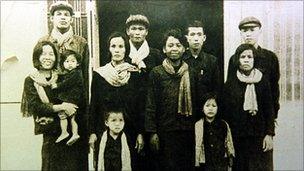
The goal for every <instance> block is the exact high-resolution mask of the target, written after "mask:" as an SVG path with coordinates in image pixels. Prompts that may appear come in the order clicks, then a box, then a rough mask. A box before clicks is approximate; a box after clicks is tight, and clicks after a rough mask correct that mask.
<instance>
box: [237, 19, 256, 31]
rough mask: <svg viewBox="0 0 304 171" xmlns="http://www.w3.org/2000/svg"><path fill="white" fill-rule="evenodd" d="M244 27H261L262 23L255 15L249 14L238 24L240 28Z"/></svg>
mask: <svg viewBox="0 0 304 171" xmlns="http://www.w3.org/2000/svg"><path fill="white" fill-rule="evenodd" d="M245 27H262V24H261V22H260V20H258V19H257V18H255V17H252V16H250V17H246V18H244V19H243V20H242V21H241V22H240V24H239V29H240V30H241V29H242V28H245Z"/></svg>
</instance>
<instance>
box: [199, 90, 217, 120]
mask: <svg viewBox="0 0 304 171" xmlns="http://www.w3.org/2000/svg"><path fill="white" fill-rule="evenodd" d="M209 99H214V100H215V102H216V104H217V114H216V117H220V113H221V109H222V108H221V100H220V98H219V96H218V95H217V93H216V92H208V93H206V94H205V95H204V96H203V97H202V100H201V103H200V109H201V111H202V109H204V105H205V103H206V102H207V101H208V100H209ZM201 114H203V116H205V114H204V112H201ZM200 117H201V116H200Z"/></svg>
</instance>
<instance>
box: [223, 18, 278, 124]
mask: <svg viewBox="0 0 304 171" xmlns="http://www.w3.org/2000/svg"><path fill="white" fill-rule="evenodd" d="M261 27H262V24H261V22H260V21H259V20H258V19H257V18H255V17H246V18H244V19H243V20H242V21H241V22H240V23H239V29H240V31H241V37H242V39H243V41H244V43H249V44H252V45H253V46H254V47H255V48H256V49H257V55H256V58H255V59H254V60H255V63H256V64H255V66H256V68H257V69H259V70H260V71H261V72H262V73H263V75H264V76H265V78H266V79H267V80H268V81H269V83H270V89H271V95H272V99H273V100H272V104H273V108H274V112H275V119H276V118H277V117H278V111H279V109H280V103H279V98H280V88H279V79H280V66H279V61H278V58H277V56H276V54H275V53H273V52H272V51H270V50H267V49H264V48H261V46H259V44H258V39H259V36H260V34H261ZM234 60H236V57H235V56H232V57H231V58H230V60H229V65H228V74H227V80H229V79H231V77H232V75H233V74H236V68H233V67H232V66H233V65H232V64H233V63H234Z"/></svg>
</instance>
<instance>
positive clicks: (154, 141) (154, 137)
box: [150, 133, 159, 152]
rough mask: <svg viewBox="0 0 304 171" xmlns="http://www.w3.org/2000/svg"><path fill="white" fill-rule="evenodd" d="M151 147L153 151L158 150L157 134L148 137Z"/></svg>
mask: <svg viewBox="0 0 304 171" xmlns="http://www.w3.org/2000/svg"><path fill="white" fill-rule="evenodd" d="M150 145H151V149H152V150H153V151H155V152H157V151H158V150H159V138H158V135H157V134H155V133H154V134H152V135H151V138H150Z"/></svg>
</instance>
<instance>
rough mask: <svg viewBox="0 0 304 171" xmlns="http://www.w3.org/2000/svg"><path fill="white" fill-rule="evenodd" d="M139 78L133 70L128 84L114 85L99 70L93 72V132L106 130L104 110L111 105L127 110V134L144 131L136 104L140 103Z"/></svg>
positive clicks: (91, 113) (91, 122) (91, 108)
mask: <svg viewBox="0 0 304 171" xmlns="http://www.w3.org/2000/svg"><path fill="white" fill-rule="evenodd" d="M137 78H138V76H136V73H135V72H132V73H131V77H130V79H129V81H128V84H126V85H123V86H121V87H114V86H112V85H111V84H109V83H108V82H107V81H106V80H105V79H104V78H103V77H101V76H100V75H99V74H98V73H97V72H95V71H94V72H93V80H92V85H91V104H90V120H89V126H90V133H91V134H92V133H95V134H98V135H101V134H102V133H103V131H105V120H104V111H105V109H107V108H109V107H114V108H121V109H123V110H125V111H124V119H125V127H124V130H125V132H126V134H129V133H130V132H135V134H136V133H137V134H138V133H141V132H142V130H143V123H141V122H140V118H139V114H138V111H137V110H136V105H139V103H140V102H138V101H137V99H138V97H137V96H138V93H137V87H138V86H139V85H138V84H139V83H140V82H139V81H137Z"/></svg>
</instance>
